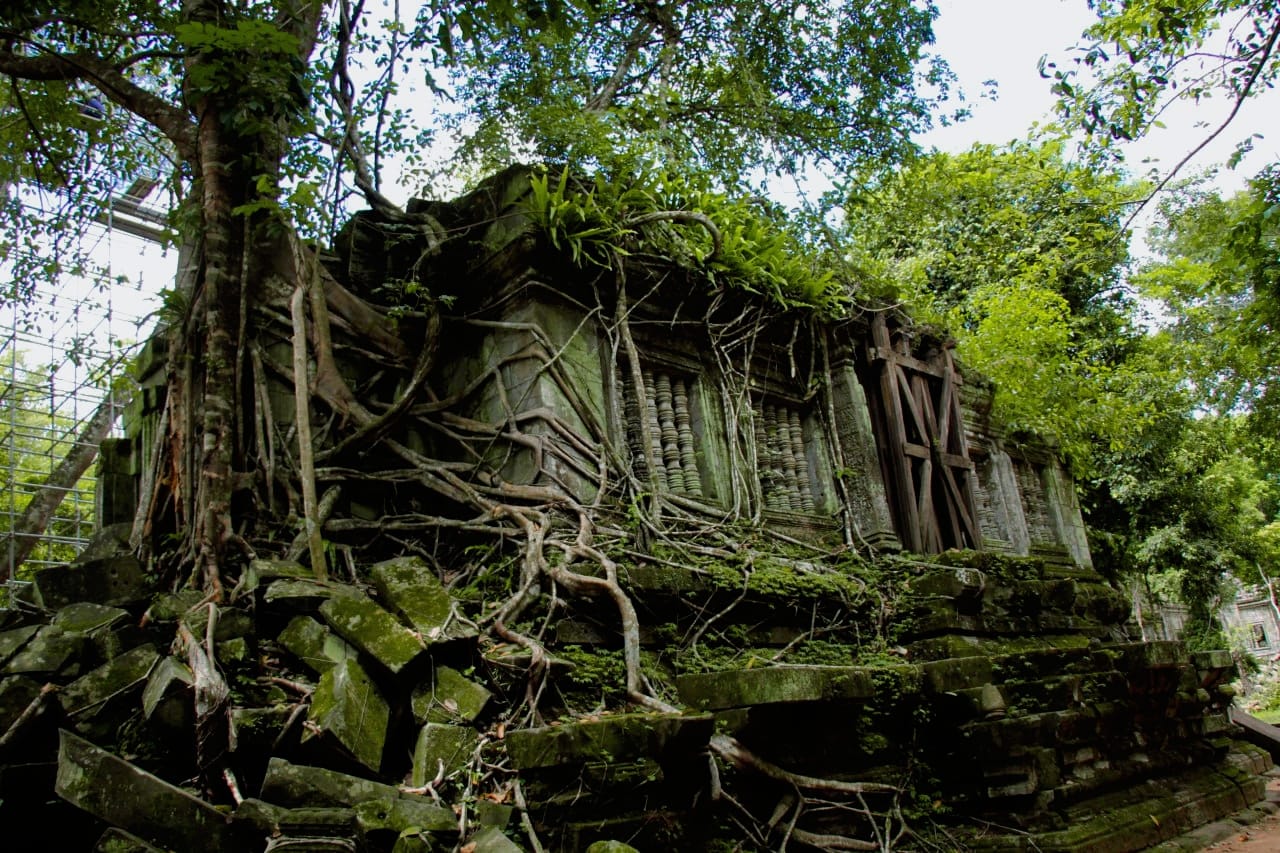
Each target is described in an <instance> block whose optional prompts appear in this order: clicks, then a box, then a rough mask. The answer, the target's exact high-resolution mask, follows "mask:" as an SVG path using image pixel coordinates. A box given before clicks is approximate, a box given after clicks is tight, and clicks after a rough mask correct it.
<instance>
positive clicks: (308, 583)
mask: <svg viewBox="0 0 1280 853" xmlns="http://www.w3.org/2000/svg"><path fill="white" fill-rule="evenodd" d="M351 595H360V592H358V591H357V590H355V589H352V588H351V587H349V586H346V585H345V584H336V583H321V582H320V581H314V580H302V579H297V580H293V579H285V580H278V581H276V582H275V583H273V584H271V585H270V586H269V587H267V591H266V592H265V593H263V595H262V599H263V601H265V602H266V603H267V604H270V605H275V606H278V607H283V608H287V609H289V610H293V611H303V612H308V613H309V612H312V611H314V610H316V609H317V608H318V607H319V606H320V605H321V604H323V603H324V602H326V601H328V600H329V599H331V598H336V597H344V596H351Z"/></svg>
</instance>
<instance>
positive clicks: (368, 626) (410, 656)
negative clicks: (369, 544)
mask: <svg viewBox="0 0 1280 853" xmlns="http://www.w3.org/2000/svg"><path fill="white" fill-rule="evenodd" d="M320 614H321V615H322V616H324V618H325V621H326V622H328V623H329V625H330V627H332V628H333V630H334V631H336V632H337V633H338V634H339V635H340V636H341V637H342V638H343V639H344V640H346V641H347V642H349V643H351V645H353V646H355V647H356V648H357V649H359V650H360V651H362V652H364V653H365V654H367V655H369V656H370V657H371V658H373V659H374V660H376V661H377V662H378V663H380V664H382V665H383V666H384V667H386V668H387V669H388V670H390V671H391V672H393V673H394V672H400V671H401V670H402V669H404V668H405V667H406V666H408V665H409V664H411V663H413V662H414V661H415V660H417V659H418V658H419V657H421V656H422V655H424V654H425V653H426V650H427V647H426V644H425V643H423V641H422V639H421V638H420V637H418V636H417V635H416V634H414V633H413V632H412V631H410V630H409V629H408V628H406V627H404V625H401V624H400V621H399V620H398V619H396V617H395V616H392V615H391V614H390V613H388V612H387V611H386V610H383V609H382V608H381V607H380V606H378V603H377V602H375V601H374V600H373V599H371V598H368V597H367V596H363V595H344V596H341V597H337V598H330V599H329V600H327V601H325V602H324V603H323V604H321V605H320Z"/></svg>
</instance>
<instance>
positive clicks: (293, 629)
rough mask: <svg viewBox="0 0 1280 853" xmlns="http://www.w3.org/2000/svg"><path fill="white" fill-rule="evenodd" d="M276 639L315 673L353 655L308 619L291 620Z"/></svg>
mask: <svg viewBox="0 0 1280 853" xmlns="http://www.w3.org/2000/svg"><path fill="white" fill-rule="evenodd" d="M277 640H278V642H279V643H280V645H282V646H284V647H285V648H286V649H288V650H289V651H290V652H292V653H293V655H294V656H295V657H296V658H298V660H300V661H302V662H303V663H304V664H306V665H307V666H309V667H310V668H311V669H312V670H313V671H315V672H316V673H318V674H322V673H325V672H328V671H329V670H330V669H332V668H333V666H334V665H335V664H338V663H341V662H342V661H344V660H346V659H348V658H354V657H355V656H356V654H357V653H356V650H355V648H354V647H352V646H350V645H348V644H347V643H346V642H345V641H344V640H343V639H342V638H341V637H338V636H336V635H335V634H334V633H333V632H332V631H330V630H329V629H328V628H326V627H325V626H323V625H321V624H320V623H319V622H317V621H316V620H314V619H312V618H311V617H310V616H295V617H293V619H292V620H291V621H290V622H289V624H288V625H286V626H285V629H284V630H283V631H281V632H280V636H279V637H278V638H277Z"/></svg>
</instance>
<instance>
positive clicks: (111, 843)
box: [93, 826, 164, 853]
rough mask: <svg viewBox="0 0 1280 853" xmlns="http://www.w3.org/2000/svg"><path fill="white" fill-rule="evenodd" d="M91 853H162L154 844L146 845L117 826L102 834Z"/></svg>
mask: <svg viewBox="0 0 1280 853" xmlns="http://www.w3.org/2000/svg"><path fill="white" fill-rule="evenodd" d="M93 851H94V853H164V851H163V850H162V849H160V848H159V847H156V846H155V845H154V844H148V843H147V842H145V841H143V840H142V839H141V838H139V837H138V836H136V835H134V834H133V833H131V832H125V831H124V830H123V829H121V828H120V827H118V826H113V827H111V828H110V829H108V830H107V831H106V832H104V833H102V836H101V837H100V838H99V839H98V843H97V844H95V845H93Z"/></svg>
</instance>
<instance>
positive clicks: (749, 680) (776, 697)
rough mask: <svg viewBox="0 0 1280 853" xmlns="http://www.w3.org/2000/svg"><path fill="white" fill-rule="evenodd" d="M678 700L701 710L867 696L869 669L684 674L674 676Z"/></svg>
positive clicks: (870, 688) (777, 668)
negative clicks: (677, 676)
mask: <svg viewBox="0 0 1280 853" xmlns="http://www.w3.org/2000/svg"><path fill="white" fill-rule="evenodd" d="M676 690H677V691H679V694H680V701H682V702H684V703H685V704H686V705H690V706H692V707H694V708H698V709H701V710H704V711H718V710H722V709H726V708H743V707H750V706H753V705H773V704H778V703H783V702H815V701H829V700H832V699H870V698H871V697H872V696H874V695H875V685H874V683H873V682H872V679H871V670H870V669H868V668H866V667H856V666H775V667H765V668H762V669H740V670H726V671H724V672H705V673H696V674H692V675H684V676H681V677H679V678H677V679H676Z"/></svg>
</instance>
